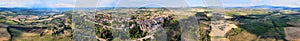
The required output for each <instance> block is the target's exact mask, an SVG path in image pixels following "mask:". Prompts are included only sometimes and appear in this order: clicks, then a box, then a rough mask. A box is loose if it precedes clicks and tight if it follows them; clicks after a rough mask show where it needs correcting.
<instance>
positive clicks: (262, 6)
mask: <svg viewBox="0 0 300 41" xmlns="http://www.w3.org/2000/svg"><path fill="white" fill-rule="evenodd" d="M229 8H256V9H260V8H265V9H282V10H300V7H287V6H272V5H258V6H249V7H229Z"/></svg>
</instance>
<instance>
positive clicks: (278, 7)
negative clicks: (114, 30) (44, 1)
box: [0, 5, 300, 11]
mask: <svg viewBox="0 0 300 41" xmlns="http://www.w3.org/2000/svg"><path fill="white" fill-rule="evenodd" d="M197 7H200V8H203V7H201V6H197ZM114 8H136V7H99V8H1V7H0V11H1V10H12V11H14V10H17V11H19V10H38V11H49V10H50V11H55V10H56V11H69V10H74V9H75V10H76V9H80V10H95V9H98V10H109V9H114ZM147 8H159V7H147ZM208 8H214V7H208ZM225 8H254V9H260V8H264V9H282V10H298V11H300V7H287V6H272V5H258V6H248V7H225Z"/></svg>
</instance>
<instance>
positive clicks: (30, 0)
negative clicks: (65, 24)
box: [0, 0, 300, 8]
mask: <svg viewBox="0 0 300 41" xmlns="http://www.w3.org/2000/svg"><path fill="white" fill-rule="evenodd" d="M298 2H300V0H164V1H161V0H0V7H27V8H44V7H47V8H60V7H118V6H120V7H121V6H122V7H138V6H154V5H151V4H155V5H159V6H165V7H193V6H223V7H236V6H256V5H273V6H288V7H300V3H298ZM145 4H150V5H145Z"/></svg>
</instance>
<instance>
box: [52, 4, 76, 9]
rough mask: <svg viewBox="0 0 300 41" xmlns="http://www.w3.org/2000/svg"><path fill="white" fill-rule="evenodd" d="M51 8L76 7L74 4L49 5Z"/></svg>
mask: <svg viewBox="0 0 300 41" xmlns="http://www.w3.org/2000/svg"><path fill="white" fill-rule="evenodd" d="M49 7H53V8H58V7H75V5H74V4H64V3H59V4H52V5H49Z"/></svg>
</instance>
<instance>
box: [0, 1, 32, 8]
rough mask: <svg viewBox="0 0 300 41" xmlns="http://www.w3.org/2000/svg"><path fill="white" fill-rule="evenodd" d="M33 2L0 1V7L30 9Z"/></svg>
mask: <svg viewBox="0 0 300 41" xmlns="http://www.w3.org/2000/svg"><path fill="white" fill-rule="evenodd" d="M32 2H33V0H0V7H30V6H27V5H28V4H32Z"/></svg>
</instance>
